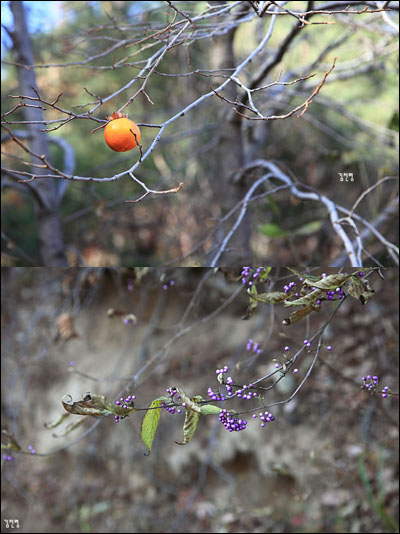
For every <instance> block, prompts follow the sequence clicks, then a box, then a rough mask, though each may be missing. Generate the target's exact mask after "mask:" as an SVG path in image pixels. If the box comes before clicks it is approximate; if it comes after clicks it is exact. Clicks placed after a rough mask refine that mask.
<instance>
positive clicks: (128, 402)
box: [114, 395, 136, 423]
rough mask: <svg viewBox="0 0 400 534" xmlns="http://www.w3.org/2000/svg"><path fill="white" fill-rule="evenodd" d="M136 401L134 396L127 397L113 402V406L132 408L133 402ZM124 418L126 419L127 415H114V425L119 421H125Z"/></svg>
mask: <svg viewBox="0 0 400 534" xmlns="http://www.w3.org/2000/svg"><path fill="white" fill-rule="evenodd" d="M135 399H136V395H128V396H127V397H126V398H124V397H121V398H120V399H119V400H116V401H115V404H116V405H117V406H121V407H122V408H132V406H134V404H135V403H134V400H135ZM125 417H128V416H127V415H115V416H114V419H115V422H116V423H119V421H120V419H125Z"/></svg>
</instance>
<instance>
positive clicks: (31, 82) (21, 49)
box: [10, 1, 67, 267]
mask: <svg viewBox="0 0 400 534" xmlns="http://www.w3.org/2000/svg"><path fill="white" fill-rule="evenodd" d="M10 7H11V10H12V13H13V16H14V31H13V33H12V37H13V44H14V51H15V56H16V58H15V61H16V63H18V64H20V65H33V64H34V60H33V52H32V46H31V40H30V38H29V34H28V28H27V23H26V17H25V9H24V6H23V3H22V2H21V1H16V2H10ZM16 68H17V73H18V80H19V87H20V94H21V95H25V96H36V95H35V93H34V91H33V89H32V87H34V88H35V89H37V85H36V76H35V71H34V69H26V68H24V67H22V66H17V67H16ZM22 110H23V113H24V120H26V121H42V120H43V113H42V110H41V109H38V108H31V107H24V108H22ZM40 128H42V126H41V125H40V124H28V125H27V129H28V131H29V133H30V139H31V141H30V148H31V150H32V151H33V152H35V153H36V154H39V155H42V154H44V155H45V156H46V158H49V147H48V143H47V138H46V134H45V133H44V132H41V131H40ZM32 162H33V163H41V160H39V159H38V158H35V157H32ZM32 172H33V173H35V172H37V168H35V167H32ZM46 172H47V173H48V174H50V173H49V172H48V171H46V169H40V174H46ZM31 185H32V187H33V188H34V189H35V191H36V193H37V195H32V198H33V202H34V205H35V213H36V219H37V228H38V234H39V239H40V251H41V256H42V261H43V265H44V266H48V267H61V266H66V265H67V262H66V259H65V253H64V242H63V236H62V227H61V221H60V218H59V214H58V199H57V180H55V179H53V178H48V179H47V178H45V179H39V180H38V181H35V182H32V184H31Z"/></svg>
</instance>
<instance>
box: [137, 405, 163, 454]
mask: <svg viewBox="0 0 400 534" xmlns="http://www.w3.org/2000/svg"><path fill="white" fill-rule="evenodd" d="M163 403H165V397H159V398H158V399H154V400H153V402H152V403H151V404H149V406H148V409H147V411H146V413H145V416H144V417H143V421H142V428H141V431H140V437H141V439H142V441H143V443H144V444H145V446H146V447H147V450H148V454H147V455H146V456H150V453H151V447H152V445H153V440H154V435H155V433H156V430H157V427H158V421H159V419H160V415H161V405H162V404H163Z"/></svg>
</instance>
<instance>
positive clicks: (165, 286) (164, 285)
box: [162, 280, 175, 291]
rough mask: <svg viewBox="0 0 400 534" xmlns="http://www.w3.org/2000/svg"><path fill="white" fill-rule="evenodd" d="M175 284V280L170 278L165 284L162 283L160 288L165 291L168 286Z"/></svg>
mask: <svg viewBox="0 0 400 534" xmlns="http://www.w3.org/2000/svg"><path fill="white" fill-rule="evenodd" d="M174 285H175V280H171V281H170V282H168V283H167V284H163V286H162V288H163V290H164V291H167V289H168V288H170V287H173V286H174Z"/></svg>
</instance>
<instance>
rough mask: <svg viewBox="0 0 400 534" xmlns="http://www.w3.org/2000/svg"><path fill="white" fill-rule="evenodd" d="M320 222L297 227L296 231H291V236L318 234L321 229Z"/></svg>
mask: <svg viewBox="0 0 400 534" xmlns="http://www.w3.org/2000/svg"><path fill="white" fill-rule="evenodd" d="M322 224H323V223H322V221H311V222H308V223H306V224H303V225H302V226H299V228H297V229H296V230H293V231H292V234H293V235H312V234H315V233H316V232H318V230H320V229H321V227H322Z"/></svg>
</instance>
